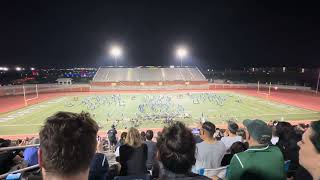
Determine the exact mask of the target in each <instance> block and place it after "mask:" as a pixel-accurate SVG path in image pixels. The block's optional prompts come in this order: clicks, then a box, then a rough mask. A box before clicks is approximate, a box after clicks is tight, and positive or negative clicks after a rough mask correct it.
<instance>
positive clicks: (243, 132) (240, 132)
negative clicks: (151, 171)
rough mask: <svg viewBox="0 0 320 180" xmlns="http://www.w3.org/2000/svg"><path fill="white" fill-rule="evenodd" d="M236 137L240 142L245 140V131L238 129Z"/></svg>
mask: <svg viewBox="0 0 320 180" xmlns="http://www.w3.org/2000/svg"><path fill="white" fill-rule="evenodd" d="M236 134H237V135H238V136H241V137H242V140H246V139H247V137H246V131H245V130H244V129H243V128H240V129H238V131H237V133H236Z"/></svg>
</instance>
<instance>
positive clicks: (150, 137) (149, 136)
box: [146, 130, 153, 141]
mask: <svg viewBox="0 0 320 180" xmlns="http://www.w3.org/2000/svg"><path fill="white" fill-rule="evenodd" d="M152 138H153V131H152V130H147V132H146V139H147V140H148V141H151V140H152Z"/></svg>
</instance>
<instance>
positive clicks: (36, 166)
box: [0, 164, 40, 179]
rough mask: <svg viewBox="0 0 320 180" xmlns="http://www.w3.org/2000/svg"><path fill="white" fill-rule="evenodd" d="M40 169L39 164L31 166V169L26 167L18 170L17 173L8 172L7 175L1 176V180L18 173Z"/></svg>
mask: <svg viewBox="0 0 320 180" xmlns="http://www.w3.org/2000/svg"><path fill="white" fill-rule="evenodd" d="M39 167H40V166H39V164H36V165H33V166H29V167H26V168H23V169H19V170H16V171H11V172H7V173H5V174H1V175H0V179H4V178H5V177H7V176H8V175H9V174H16V173H21V172H26V171H29V170H32V169H36V168H39Z"/></svg>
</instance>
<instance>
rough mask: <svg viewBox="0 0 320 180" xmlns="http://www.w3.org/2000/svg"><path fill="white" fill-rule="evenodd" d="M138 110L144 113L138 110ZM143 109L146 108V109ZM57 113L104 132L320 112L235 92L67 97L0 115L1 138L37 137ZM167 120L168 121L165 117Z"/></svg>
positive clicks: (315, 115)
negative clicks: (81, 118)
mask: <svg viewBox="0 0 320 180" xmlns="http://www.w3.org/2000/svg"><path fill="white" fill-rule="evenodd" d="M139 106H140V109H139ZM142 106H143V107H142ZM57 111H71V112H81V111H87V112H90V113H91V115H92V116H93V118H94V119H95V120H96V121H97V122H98V124H99V125H100V126H101V127H102V129H104V130H106V129H108V128H110V126H111V124H116V125H117V128H119V129H124V128H128V127H131V126H137V127H141V128H149V127H163V121H164V120H165V119H173V120H181V121H184V122H185V123H186V124H188V125H193V124H194V123H196V122H199V121H200V119H201V118H202V119H207V120H209V121H212V122H214V123H215V124H222V123H224V122H226V121H227V120H230V119H233V120H235V121H239V122H241V121H242V120H243V119H246V118H251V119H252V118H259V119H263V120H266V121H268V120H275V119H278V120H280V119H284V120H287V121H288V120H314V119H320V112H316V111H311V110H307V109H302V108H298V107H295V106H290V105H286V104H280V103H276V102H273V101H268V100H265V99H260V98H257V97H252V96H245V95H242V94H237V93H230V92H228V93H225V92H220V93H191V94H190V93H162V94H121V95H101V94H99V95H88V96H65V97H60V98H57V99H54V100H49V101H46V102H42V103H39V104H35V105H32V106H28V107H25V108H22V109H19V110H16V111H12V112H9V113H5V114H0V135H17V134H32V133H38V131H39V128H40V127H41V126H42V124H43V122H44V120H45V119H46V118H47V117H48V116H51V115H53V114H54V113H55V112H57ZM166 117H169V118H166Z"/></svg>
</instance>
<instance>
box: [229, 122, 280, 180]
mask: <svg viewBox="0 0 320 180" xmlns="http://www.w3.org/2000/svg"><path fill="white" fill-rule="evenodd" d="M243 125H244V126H245V130H246V134H247V137H246V139H247V141H248V143H249V149H247V150H246V151H244V152H241V153H237V154H235V155H234V156H233V157H232V159H231V162H230V166H229V168H228V171H227V179H228V180H246V179H248V180H249V179H250V180H252V179H262V180H280V179H286V176H285V171H284V160H283V156H282V153H281V151H280V149H279V148H278V147H276V146H270V145H269V144H270V140H271V137H272V132H271V128H270V127H269V126H268V125H267V124H266V123H265V122H264V121H262V120H258V119H256V120H248V119H247V120H244V121H243Z"/></svg>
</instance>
